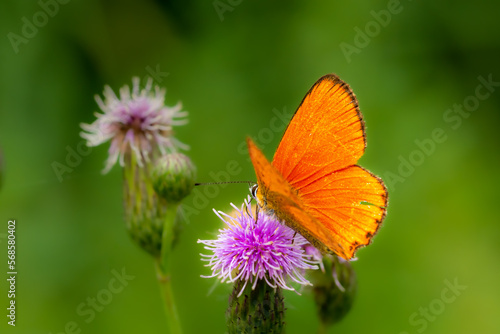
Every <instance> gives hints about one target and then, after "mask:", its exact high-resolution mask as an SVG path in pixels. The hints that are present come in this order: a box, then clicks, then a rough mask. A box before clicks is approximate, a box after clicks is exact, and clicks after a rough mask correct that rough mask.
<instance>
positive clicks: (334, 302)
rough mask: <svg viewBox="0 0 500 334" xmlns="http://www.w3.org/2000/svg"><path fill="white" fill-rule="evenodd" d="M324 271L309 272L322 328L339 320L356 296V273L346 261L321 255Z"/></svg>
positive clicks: (347, 310)
mask: <svg viewBox="0 0 500 334" xmlns="http://www.w3.org/2000/svg"><path fill="white" fill-rule="evenodd" d="M323 265H324V268H325V271H324V272H322V271H321V270H315V271H313V272H311V282H312V283H313V288H312V290H313V293H314V300H315V302H316V307H317V311H318V317H319V319H320V321H321V326H322V327H323V328H325V329H326V328H328V327H329V326H331V325H333V324H334V323H337V322H339V321H340V320H341V319H342V318H343V317H344V316H345V315H346V314H347V313H348V312H349V310H350V309H351V307H352V304H353V302H354V298H355V296H356V290H357V281H356V274H355V272H354V269H353V268H352V266H351V264H350V263H349V262H348V261H345V260H343V259H340V258H338V257H337V256H330V255H325V256H323Z"/></svg>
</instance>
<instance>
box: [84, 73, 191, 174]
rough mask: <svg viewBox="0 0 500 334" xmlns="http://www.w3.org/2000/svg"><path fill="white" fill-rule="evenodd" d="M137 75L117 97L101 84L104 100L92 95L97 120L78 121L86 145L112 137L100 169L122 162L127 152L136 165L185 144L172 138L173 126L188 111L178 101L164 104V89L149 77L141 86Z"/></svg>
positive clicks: (95, 143)
mask: <svg viewBox="0 0 500 334" xmlns="http://www.w3.org/2000/svg"><path fill="white" fill-rule="evenodd" d="M139 82H140V80H139V78H137V77H135V78H133V79H132V83H133V85H132V89H131V90H130V88H129V87H128V86H124V87H122V88H121V89H120V97H119V98H118V97H117V96H116V95H115V93H114V92H113V90H112V89H111V88H110V87H109V86H105V88H104V94H103V95H104V101H103V100H102V99H101V97H100V96H98V95H96V97H95V99H96V102H97V104H98V105H99V107H100V108H101V110H102V112H103V113H95V115H96V117H97V120H95V122H94V123H92V124H84V123H82V124H81V127H82V129H83V130H84V132H81V134H80V135H81V136H82V137H83V138H84V139H86V140H87V146H97V145H100V144H102V143H104V142H106V141H108V140H111V146H110V148H109V157H108V159H107V161H106V167H105V168H104V170H103V173H107V172H108V171H109V170H110V169H111V168H112V167H113V165H114V164H115V163H116V162H117V161H119V162H120V165H121V166H124V160H125V159H124V158H125V155H126V154H132V155H134V160H135V161H136V162H137V164H138V165H139V166H141V167H142V166H143V164H144V162H149V161H150V160H151V159H152V157H153V156H154V154H156V153H158V152H159V153H160V154H161V155H164V154H166V153H167V151H175V150H176V149H177V148H182V149H188V146H187V145H185V144H183V143H181V142H179V141H178V140H177V139H175V138H174V137H173V136H172V135H173V131H172V127H173V126H177V125H184V124H186V123H187V119H186V118H185V117H186V116H187V112H185V111H181V104H180V103H178V104H177V105H176V106H174V107H167V106H165V105H164V101H165V89H160V88H159V87H158V86H155V87H154V91H153V87H152V84H153V80H152V79H151V78H149V80H148V81H147V83H146V86H145V87H144V88H143V89H142V90H141V89H140V86H139Z"/></svg>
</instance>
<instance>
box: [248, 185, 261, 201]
mask: <svg viewBox="0 0 500 334" xmlns="http://www.w3.org/2000/svg"><path fill="white" fill-rule="evenodd" d="M258 188H259V185H258V184H254V185H253V186H251V187H250V194H252V197H253V198H255V199H257V189H258Z"/></svg>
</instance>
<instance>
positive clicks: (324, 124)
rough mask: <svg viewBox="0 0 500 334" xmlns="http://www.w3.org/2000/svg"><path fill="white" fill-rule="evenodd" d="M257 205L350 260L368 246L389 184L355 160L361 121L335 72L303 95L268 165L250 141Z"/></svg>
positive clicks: (362, 141) (320, 246)
mask: <svg viewBox="0 0 500 334" xmlns="http://www.w3.org/2000/svg"><path fill="white" fill-rule="evenodd" d="M247 145H248V151H249V153H250V159H251V161H252V164H253V167H254V169H255V174H256V175H257V184H256V185H255V186H253V187H252V195H253V196H254V198H256V200H257V202H258V203H259V206H261V207H262V208H264V210H265V211H267V212H268V213H271V214H274V215H275V216H276V217H277V218H279V219H280V220H282V221H283V222H284V223H285V224H286V225H288V226H289V227H291V228H292V229H294V230H295V231H297V232H298V233H300V234H301V235H303V236H304V237H305V238H306V239H307V240H309V242H311V243H312V244H313V245H314V246H315V247H316V248H318V249H319V250H320V251H321V252H323V253H332V252H333V253H335V254H336V255H338V256H340V257H342V258H344V259H346V260H349V259H351V258H352V257H353V256H354V254H355V252H356V250H357V249H358V248H360V247H362V246H365V245H368V244H369V243H370V241H371V239H372V238H373V236H374V235H375V233H377V230H378V229H379V227H380V226H381V223H382V220H383V219H384V217H385V214H386V206H387V189H386V187H385V186H384V183H383V182H382V180H381V179H380V178H378V177H377V176H375V175H373V174H371V173H370V172H369V171H367V170H366V169H364V168H362V167H360V166H358V165H356V162H357V161H358V159H359V158H360V157H361V156H362V155H363V153H364V150H365V147H366V143H365V130H364V122H363V118H362V115H361V112H360V111H359V107H358V101H357V100H356V97H355V96H354V93H353V92H352V90H351V89H350V87H349V86H348V85H347V84H346V83H345V82H344V81H342V80H340V79H339V78H338V77H337V76H336V75H334V74H329V75H325V76H323V77H321V78H320V79H319V80H318V81H317V82H316V83H315V84H314V85H313V86H312V87H311V89H310V90H309V92H307V94H306V96H305V97H304V99H303V100H302V102H301V104H300V106H299V108H298V109H297V111H296V112H295V114H294V116H293V118H292V120H291V121H290V124H289V125H288V127H287V129H286V131H285V134H284V135H283V138H282V139H281V142H280V144H279V146H278V149H277V150H276V153H275V154H274V159H273V162H272V163H270V162H269V161H268V160H267V159H266V157H265V156H264V154H263V153H262V151H260V150H259V148H257V146H256V145H255V143H254V142H253V141H252V140H251V139H250V138H247Z"/></svg>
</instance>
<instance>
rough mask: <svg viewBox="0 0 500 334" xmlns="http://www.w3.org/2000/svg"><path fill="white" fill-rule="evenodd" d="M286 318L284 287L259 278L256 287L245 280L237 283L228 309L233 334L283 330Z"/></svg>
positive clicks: (228, 320) (230, 331) (228, 318)
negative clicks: (270, 284)
mask: <svg viewBox="0 0 500 334" xmlns="http://www.w3.org/2000/svg"><path fill="white" fill-rule="evenodd" d="M242 289H244V290H243V291H241V290H242ZM284 317H285V304H284V299H283V295H282V290H281V288H280V287H277V288H276V289H275V288H272V287H270V286H269V285H268V284H267V283H266V281H265V280H259V281H258V282H257V284H256V285H255V286H252V285H251V284H246V282H245V281H244V280H238V281H236V282H235V284H234V287H233V291H232V293H231V295H230V296H229V307H228V309H227V311H226V324H227V330H228V333H229V334H233V333H247V334H253V333H259V334H260V333H282V332H283V327H284V324H285V323H284Z"/></svg>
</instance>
